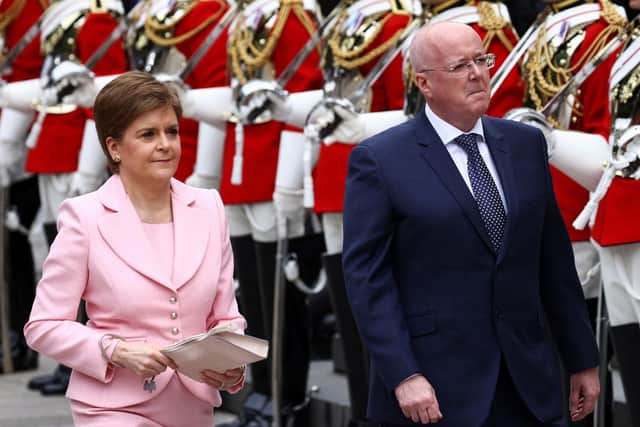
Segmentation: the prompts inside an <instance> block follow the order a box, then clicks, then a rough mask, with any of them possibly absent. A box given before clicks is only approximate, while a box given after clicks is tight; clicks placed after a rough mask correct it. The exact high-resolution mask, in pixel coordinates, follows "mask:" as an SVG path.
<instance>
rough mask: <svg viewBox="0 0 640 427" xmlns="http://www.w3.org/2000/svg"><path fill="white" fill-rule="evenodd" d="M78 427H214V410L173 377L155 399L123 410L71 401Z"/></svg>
mask: <svg viewBox="0 0 640 427" xmlns="http://www.w3.org/2000/svg"><path fill="white" fill-rule="evenodd" d="M70 403H71V414H72V416H73V423H74V425H75V426H78V427H85V426H86V427H113V426H127V427H168V426H171V427H183V426H184V427H212V426H213V408H212V407H211V405H210V404H209V403H207V402H205V401H203V400H200V399H198V398H197V397H196V396H194V395H193V394H192V393H191V392H190V391H189V390H188V389H187V388H185V386H184V385H182V382H181V381H180V379H179V378H178V376H177V375H174V376H173V378H172V379H171V381H170V382H169V384H167V387H166V388H165V389H164V390H162V392H161V393H160V394H158V395H157V396H155V397H154V398H152V399H150V400H147V401H146V402H142V403H139V404H136V405H131V406H125V407H123V408H116V409H111V408H97V407H94V406H91V405H87V404H86V403H83V402H79V401H77V400H70Z"/></svg>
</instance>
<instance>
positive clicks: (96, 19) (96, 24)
mask: <svg viewBox="0 0 640 427" xmlns="http://www.w3.org/2000/svg"><path fill="white" fill-rule="evenodd" d="M117 26H118V21H116V19H115V18H114V17H113V16H112V15H111V14H109V13H90V14H89V15H87V19H86V21H85V23H84V25H83V26H82V28H80V30H79V31H78V35H77V53H78V58H79V59H80V62H82V63H83V64H84V63H86V62H87V60H88V59H89V58H90V57H91V55H93V53H94V52H95V51H97V50H98V49H99V48H100V46H102V43H103V42H104V41H106V40H107V39H108V38H109V36H110V35H111V33H112V32H113V30H114V29H115V28H116V27H117ZM128 69H129V67H128V66H127V57H126V54H125V51H124V47H123V44H122V39H120V40H116V41H115V42H114V43H113V44H112V45H111V47H110V48H109V50H108V51H107V53H105V55H104V56H103V57H102V58H100V60H99V61H98V63H97V64H96V65H95V67H93V70H92V71H93V72H94V73H95V74H96V75H98V76H105V75H108V74H117V73H124V72H125V71H127V70H128Z"/></svg>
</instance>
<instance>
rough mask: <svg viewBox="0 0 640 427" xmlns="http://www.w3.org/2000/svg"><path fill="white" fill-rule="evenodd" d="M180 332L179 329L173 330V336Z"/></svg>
mask: <svg viewBox="0 0 640 427" xmlns="http://www.w3.org/2000/svg"><path fill="white" fill-rule="evenodd" d="M178 332H180V330H179V329H178V328H171V333H172V334H173V335H178Z"/></svg>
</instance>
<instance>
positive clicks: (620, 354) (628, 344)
mask: <svg viewBox="0 0 640 427" xmlns="http://www.w3.org/2000/svg"><path fill="white" fill-rule="evenodd" d="M609 332H610V334H611V340H612V341H613V347H614V348H615V350H616V357H617V358H618V362H619V364H620V377H621V378H622V386H623V387H624V394H625V398H626V400H627V407H628V408H629V413H630V415H631V424H632V426H633V427H640V325H639V324H638V323H631V324H627V325H619V326H613V327H611V328H610V329H609Z"/></svg>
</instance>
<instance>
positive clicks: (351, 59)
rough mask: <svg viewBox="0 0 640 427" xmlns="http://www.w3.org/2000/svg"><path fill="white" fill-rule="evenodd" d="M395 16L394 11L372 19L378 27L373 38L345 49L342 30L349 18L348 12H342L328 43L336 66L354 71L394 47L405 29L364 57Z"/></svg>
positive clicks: (370, 37) (372, 35) (373, 33)
mask: <svg viewBox="0 0 640 427" xmlns="http://www.w3.org/2000/svg"><path fill="white" fill-rule="evenodd" d="M394 15H396V13H394V12H393V11H392V12H391V13H382V14H380V15H378V16H377V17H375V18H372V19H374V20H376V21H377V24H378V25H376V27H375V28H374V31H373V32H372V34H371V36H369V37H367V40H365V41H364V42H363V43H360V44H359V45H357V46H355V47H353V48H351V49H344V48H342V46H341V45H340V44H341V41H342V34H341V32H340V29H341V28H342V25H343V23H344V21H345V20H346V19H347V18H348V13H347V11H346V10H344V11H343V12H342V15H341V16H340V20H339V21H338V22H337V23H336V25H335V26H334V27H333V28H334V31H333V32H332V34H331V37H330V38H329V40H328V42H327V44H328V46H329V49H330V50H331V53H332V55H333V58H334V62H335V64H336V65H337V66H339V67H342V68H344V69H347V70H352V69H355V68H358V67H360V66H362V65H364V64H366V63H367V62H369V61H371V60H372V59H373V58H375V57H377V56H379V55H381V54H382V53H383V52H385V51H386V50H387V49H389V48H390V47H391V46H393V45H394V44H395V43H396V41H397V40H398V38H400V36H401V35H402V33H403V32H404V28H401V29H399V30H398V31H396V33H395V34H394V35H393V36H391V37H390V38H389V39H388V40H386V41H385V42H383V43H381V44H380V45H379V46H377V47H375V48H374V49H371V50H370V51H369V52H367V53H366V54H364V55H363V52H364V51H365V50H366V49H367V48H368V47H369V46H370V45H371V43H373V41H374V40H375V39H376V38H377V37H378V35H379V34H380V32H381V31H382V29H383V28H384V26H385V25H386V23H387V21H389V19H391V17H392V16H394Z"/></svg>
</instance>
